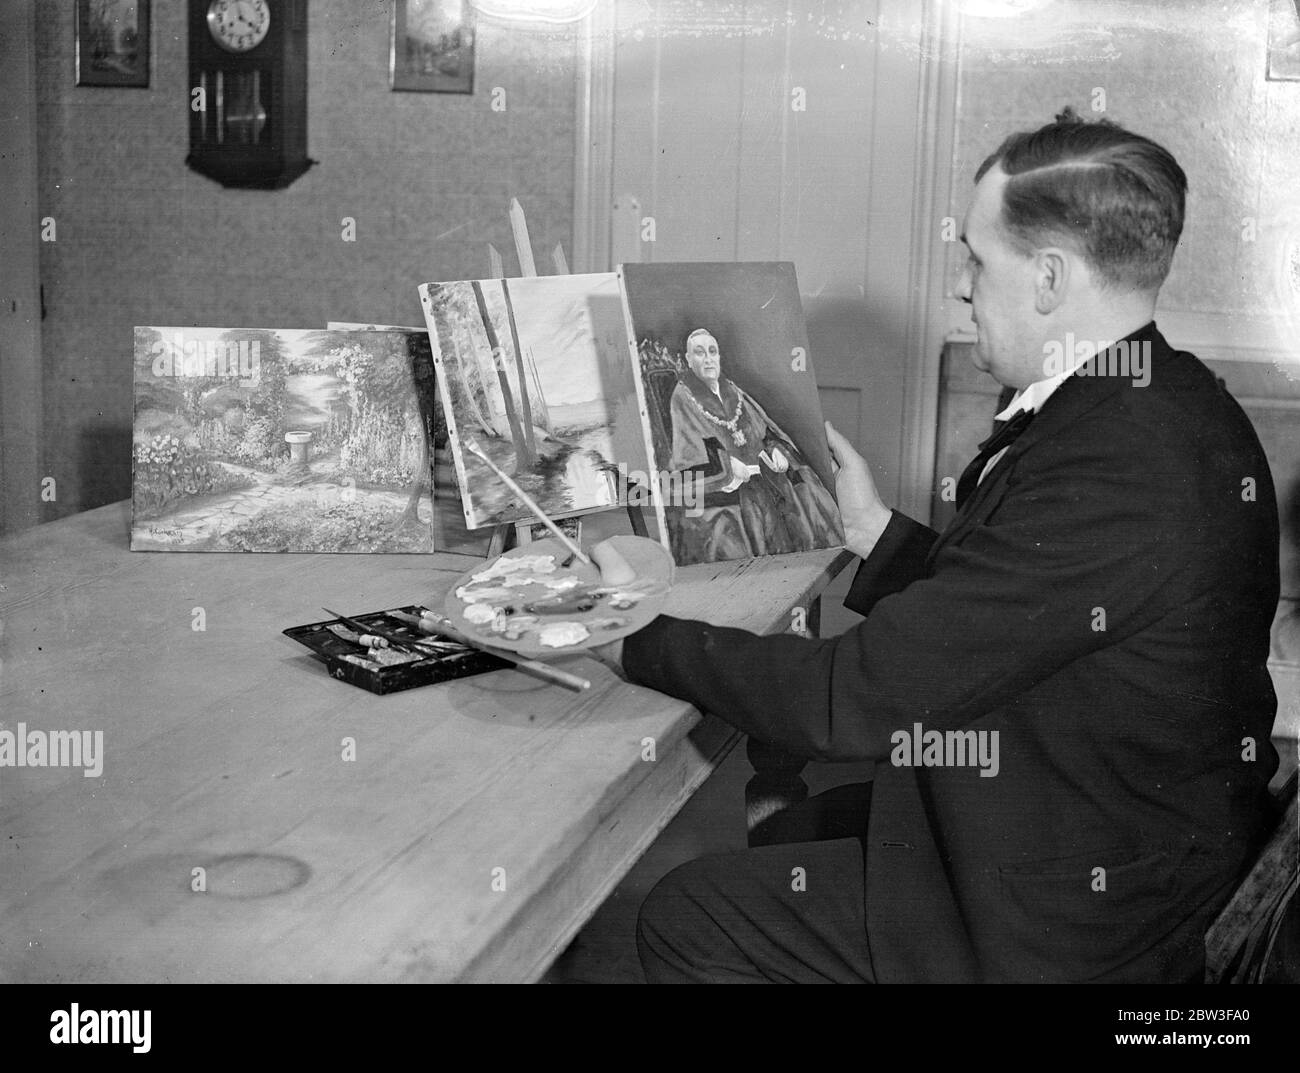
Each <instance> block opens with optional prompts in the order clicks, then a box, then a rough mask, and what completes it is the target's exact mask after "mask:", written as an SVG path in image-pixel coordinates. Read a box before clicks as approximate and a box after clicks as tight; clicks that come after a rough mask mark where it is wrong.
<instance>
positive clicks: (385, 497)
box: [131, 327, 445, 552]
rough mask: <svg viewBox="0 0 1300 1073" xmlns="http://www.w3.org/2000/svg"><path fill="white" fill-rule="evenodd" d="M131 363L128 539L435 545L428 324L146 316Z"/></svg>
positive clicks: (147, 547)
mask: <svg viewBox="0 0 1300 1073" xmlns="http://www.w3.org/2000/svg"><path fill="white" fill-rule="evenodd" d="M134 360H135V388H134V420H133V429H132V435H133V451H132V454H133V459H132V483H131V489H132V526H131V548H132V550H134V551H292V552H427V551H432V550H433V536H432V534H433V530H432V509H433V508H432V502H431V498H430V495H429V484H430V472H431V465H432V456H433V450H432V448H433V444H434V442H435V441H436V439H437V436H438V431H439V430H438V424H439V421H438V416H437V407H436V389H435V386H434V371H433V361H432V355H431V353H430V351H429V345H428V336H427V334H426V333H425V332H422V331H421V332H411V333H408V332H392V331H374V332H369V331H329V330H311V329H263V328H169V327H137V328H136V329H135V358H134ZM443 435H445V432H444V433H443Z"/></svg>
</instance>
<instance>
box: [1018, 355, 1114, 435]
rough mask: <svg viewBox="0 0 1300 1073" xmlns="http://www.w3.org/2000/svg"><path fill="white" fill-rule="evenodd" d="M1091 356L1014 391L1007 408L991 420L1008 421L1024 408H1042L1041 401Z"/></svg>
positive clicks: (1043, 401)
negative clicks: (1062, 370)
mask: <svg viewBox="0 0 1300 1073" xmlns="http://www.w3.org/2000/svg"><path fill="white" fill-rule="evenodd" d="M1091 357H1092V355H1091V354H1089V355H1088V356H1087V357H1084V358H1080V359H1078V360H1077V361H1076V362H1075V363H1074V364H1073V365H1071V366H1070V367H1069V368H1068V369H1066V370H1065V371H1064V372H1061V373H1057V374H1056V375H1055V376H1049V377H1048V378H1047V379H1046V380H1035V381H1034V382H1033V383H1032V384H1030V385H1029V386H1028V387H1027V388H1024V389H1023V390H1021V391H1018V392H1016V394H1015V397H1014V398H1013V399H1012V400H1011V402H1010V404H1009V405H1008V406H1007V408H1006V409H1005V410H1003V411H1002V412H1001V413H999V414H994V415H993V420H994V421H1010V420H1011V418H1013V417H1015V416H1016V414H1018V413H1021V412H1023V411H1025V410H1033V411H1035V412H1036V411H1038V410H1041V409H1042V408H1043V403H1045V402H1046V401H1047V400H1048V399H1049V398H1051V397H1052V392H1054V391H1055V390H1056V389H1057V388H1058V387H1060V386H1061V385H1062V384H1064V383H1065V381H1066V380H1068V379H1069V378H1070V377H1071V376H1073V375H1074V374H1075V372H1076V371H1077V370H1078V368H1079V366H1080V365H1083V364H1084V363H1085V362H1087V361H1089V360H1090V359H1091Z"/></svg>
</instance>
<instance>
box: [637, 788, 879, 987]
mask: <svg viewBox="0 0 1300 1073" xmlns="http://www.w3.org/2000/svg"><path fill="white" fill-rule="evenodd" d="M870 800H871V784H870V783H862V784H860V785H852V786H837V787H836V788H835V789H833V790H827V791H826V792H825V793H822V794H818V795H817V796H816V797H812V798H809V799H808V800H807V801H805V802H803V803H802V804H800V805H796V806H795V807H793V808H791V809H787V810H786V811H785V812H783V813H781V814H780V815H778V816H776V817H773V818H772V819H771V820H769V821H768V824H767V826H768V828H769V832H770V833H769V834H768V840H769V841H770V842H774V843H777V844H771V845H764V846H760V847H757V848H754V849H748V850H743V851H741V852H738V853H720V854H712V855H710V856H707V857H701V858H699V859H698V860H694V861H689V862H688V863H686V864H684V865H682V866H680V867H679V868H675V869H674V870H673V871H671V872H669V873H668V875H666V876H665V877H664V878H663V879H662V880H660V881H659V883H658V884H657V885H656V886H655V888H654V889H653V890H652V891H651V892H650V894H649V895H648V896H647V897H646V900H645V902H644V904H643V905H642V906H641V913H640V917H639V918H638V920H637V951H638V953H639V954H640V956H641V965H642V967H643V968H644V969H645V974H646V979H647V980H649V982H651V983H780V982H787V983H874V976H873V973H872V968H871V956H870V953H869V951H868V949H867V931H866V911H865V880H864V874H865V873H864V857H863V854H864V853H865V845H864V838H865V834H866V829H867V813H868V810H869V808H870Z"/></svg>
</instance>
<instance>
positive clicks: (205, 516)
mask: <svg viewBox="0 0 1300 1073" xmlns="http://www.w3.org/2000/svg"><path fill="white" fill-rule="evenodd" d="M222 465H223V466H224V467H225V468H226V469H228V470H231V471H232V472H234V473H236V474H238V475H241V476H244V477H246V478H247V479H249V480H250V481H252V482H253V484H252V487H248V488H241V489H238V490H236V491H232V492H224V493H223V492H217V493H213V494H211V495H206V496H195V497H193V498H192V499H191V500H190V501H189V502H187V503H186V504H185V505H184V506H178V507H176V508H175V509H173V510H171V511H169V512H167V513H165V514H162V515H159V516H158V517H156V518H151V519H149V520H148V521H147V522H145V523H143V524H140V525H138V526H137V536H136V540H137V544H141V545H148V544H154V545H157V546H158V549H159V550H161V549H164V548H169V547H172V548H181V549H183V550H186V551H231V550H235V549H233V548H232V547H230V545H229V543H228V542H226V541H223V537H225V535H226V534H227V533H229V532H230V531H231V530H232V529H236V528H238V527H239V526H241V525H243V524H245V523H247V522H248V521H249V520H250V519H252V518H254V517H255V516H256V515H259V514H261V513H262V512H263V511H264V510H266V509H267V508H277V513H278V510H280V509H282V510H283V511H285V512H286V513H292V514H293V515H294V516H297V517H302V516H304V515H307V514H320V513H322V512H326V516H328V514H327V512H328V511H329V510H330V509H331V508H334V509H335V510H336V511H339V508H343V507H345V506H346V504H348V503H349V502H350V503H352V504H355V505H356V508H357V510H356V511H355V512H352V511H347V510H343V511H341V513H340V517H341V520H343V521H344V522H345V524H346V520H347V519H348V518H349V516H350V515H352V514H354V513H355V514H356V516H357V517H362V516H365V515H374V516H376V517H392V518H396V517H400V516H401V514H402V512H403V511H404V510H405V509H406V505H407V495H406V494H405V493H404V492H402V493H399V492H390V491H382V490H379V489H371V490H363V489H352V488H349V487H348V486H346V485H343V484H341V483H340V482H339V481H338V480H330V479H326V478H317V479H314V480H307V481H304V482H303V483H301V484H295V485H292V486H289V485H285V484H282V483H279V482H277V481H273V480H272V479H271V478H269V477H268V476H267V475H266V474H263V473H259V472H258V471H257V470H255V469H251V468H250V467H247V466H240V465H236V464H235V463H233V462H224V463H222ZM345 495H346V496H347V497H348V498H345ZM432 522H433V516H432V513H431V510H430V507H429V504H428V502H427V496H424V495H422V496H421V501H420V504H419V515H418V519H417V520H416V522H415V523H413V524H412V525H411V526H410V532H409V533H408V534H407V537H406V539H401V537H400V534H398V535H397V536H396V537H395V539H396V540H397V541H399V542H400V543H401V545H402V550H406V551H432V550H433V549H432V544H431V541H430V540H429V528H430V526H431V525H432ZM392 528H393V527H392V526H376V527H375V532H374V534H373V536H372V542H373V543H387V542H389V541H390V540H391V539H394V534H393V533H392V532H391V530H392ZM426 545H427V546H426ZM260 550H262V551H278V550H285V551H287V550H289V548H288V546H287V544H286V546H285V547H283V548H277V547H270V546H267V547H262V548H261V549H260ZM349 550H355V551H368V550H378V549H372V548H368V547H355V548H352V549H349Z"/></svg>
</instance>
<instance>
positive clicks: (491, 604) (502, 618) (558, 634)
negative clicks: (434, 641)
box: [445, 536, 673, 658]
mask: <svg viewBox="0 0 1300 1073" xmlns="http://www.w3.org/2000/svg"><path fill="white" fill-rule="evenodd" d="M591 553H592V558H593V560H594V562H593V563H590V564H588V563H583V562H580V561H578V560H575V559H571V557H570V553H569V550H568V549H567V548H565V547H564V545H562V544H561V543H560V542H559V541H558V540H551V539H548V540H540V541H536V542H534V543H532V544H526V545H524V546H522V547H518V548H512V549H511V550H510V551H508V552H506V553H505V554H504V555H501V556H500V557H498V558H496V559H494V560H492V561H491V562H490V563H487V564H485V565H480V566H478V567H476V568H475V569H473V570H470V571H467V572H466V573H465V574H464V575H462V576H461V578H460V579H459V580H457V582H456V583H455V584H454V585H453V586H452V588H451V591H450V592H448V594H447V600H446V604H445V609H446V612H447V615H448V616H449V617H450V618H451V619H452V621H453V622H454V623H455V625H456V626H457V628H459V629H461V630H463V631H464V632H465V633H466V635H467V636H469V637H471V638H473V639H475V640H478V641H480V642H481V643H483V644H489V645H492V646H493V647H496V648H502V649H507V650H509V651H512V652H518V653H520V654H521V655H526V656H530V657H533V658H545V657H555V656H562V655H566V654H569V653H573V652H580V651H582V650H584V649H587V648H592V647H594V646H596V645H603V644H609V643H610V642H611V641H616V640H618V639H619V638H620V637H626V636H627V635H628V634H630V633H635V632H636V631H637V630H639V629H641V628H642V627H643V626H645V625H647V624H649V623H650V621H651V620H653V619H654V617H655V616H656V615H658V614H659V612H660V610H661V609H662V607H663V603H664V600H665V598H666V597H667V595H668V591H669V589H670V587H671V585H672V578H673V561H672V558H671V557H670V556H669V555H668V553H667V551H666V550H665V549H664V548H663V546H662V545H661V544H659V543H658V542H657V541H654V540H648V539H646V538H644V537H635V536H614V537H610V538H609V540H607V541H604V542H602V544H600V545H596V546H595V547H594V548H592V552H591Z"/></svg>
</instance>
